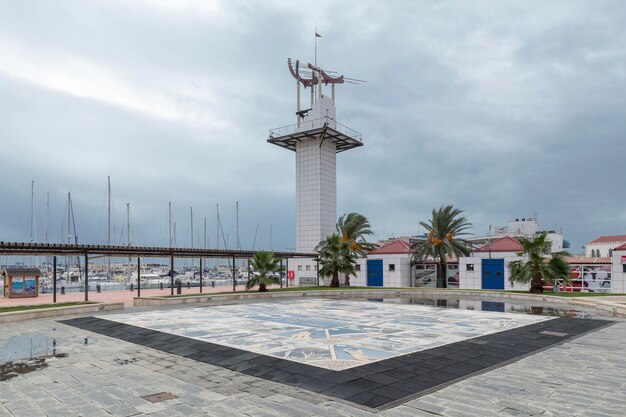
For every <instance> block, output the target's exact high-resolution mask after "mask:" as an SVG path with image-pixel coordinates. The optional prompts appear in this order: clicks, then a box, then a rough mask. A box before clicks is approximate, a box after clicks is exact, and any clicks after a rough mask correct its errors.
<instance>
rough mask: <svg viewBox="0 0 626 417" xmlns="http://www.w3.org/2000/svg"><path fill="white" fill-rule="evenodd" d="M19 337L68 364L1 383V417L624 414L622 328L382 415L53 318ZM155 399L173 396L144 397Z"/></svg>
mask: <svg viewBox="0 0 626 417" xmlns="http://www.w3.org/2000/svg"><path fill="white" fill-rule="evenodd" d="M175 311H176V310H175V309H173V310H172V313H173V314H175ZM103 317H106V315H104V316H103ZM20 335H21V336H28V335H40V336H41V335H45V336H48V337H50V338H54V339H56V341H57V343H56V349H57V353H63V354H67V356H66V357H58V358H51V359H49V360H48V361H47V362H46V363H45V364H44V365H45V367H43V368H41V369H39V370H36V371H33V372H29V373H25V374H21V375H18V376H16V377H14V378H11V379H8V380H6V381H3V382H0V403H1V405H0V416H49V417H52V416H76V415H83V416H90V417H91V416H96V417H97V416H110V415H115V416H146V415H150V416H153V417H162V416H163V417H164V416H173V417H176V416H179V415H185V416H196V415H197V416H201V415H207V416H325V417H333V416H374V415H381V416H398V417H401V416H433V415H445V416H490V415H501V416H509V415H541V416H554V415H562V416H623V415H625V413H624V410H626V379H625V378H624V375H626V361H624V359H623V358H624V353H623V346H624V342H625V341H626V322H623V321H620V322H617V323H616V324H614V325H612V326H609V327H606V328H603V329H600V330H598V331H595V332H593V333H589V334H587V335H584V336H581V337H579V338H577V339H574V340H570V341H567V342H565V343H563V344H560V345H558V346H554V347H551V348H549V349H547V350H544V351H542V352H539V353H536V354H534V355H531V356H528V357H526V358H524V359H521V360H520V361H518V362H515V363H512V364H509V365H506V366H503V367H501V368H498V369H495V370H492V371H489V372H487V373H484V374H481V375H478V376H474V377H470V378H468V379H465V380H463V381H461V382H458V383H456V384H453V385H450V386H448V387H447V388H444V389H441V390H439V391H437V392H434V393H431V394H428V395H425V396H423V397H421V398H419V399H416V400H411V401H408V402H406V403H404V404H403V405H400V406H397V407H394V408H391V409H388V410H385V411H380V412H378V411H375V410H374V411H373V410H367V409H365V408H357V407H355V406H353V405H350V404H347V403H344V402H341V401H340V400H336V399H333V398H332V397H330V396H326V395H321V394H316V393H313V392H311V391H307V390H304V389H301V388H298V387H294V386H289V385H285V384H281V383H278V382H273V381H268V380H265V379H261V378H257V377H254V376H250V375H245V374H242V373H240V372H237V371H232V370H228V369H224V368H222V367H219V366H215V365H210V364H206V363H202V362H198V361H195V360H192V359H188V358H183V357H181V356H178V355H173V354H169V353H164V352H162V351H158V350H154V349H151V348H147V347H144V346H140V345H137V344H134V343H129V342H125V341H121V340H119V339H116V338H111V337H108V336H105V335H101V334H97V333H92V332H89V331H86V330H82V329H79V328H76V327H72V326H67V325H64V324H61V323H58V322H57V321H55V320H50V319H42V320H33V321H26V322H19V323H15V324H9V325H5V326H3V332H2V334H1V335H0V345H4V344H5V343H6V342H7V341H8V340H9V339H10V338H11V337H13V336H20ZM159 392H170V393H172V394H174V395H175V396H177V398H176V399H173V400H168V401H164V402H159V403H151V402H149V401H146V400H144V399H143V398H141V397H142V396H145V395H149V394H154V393H159Z"/></svg>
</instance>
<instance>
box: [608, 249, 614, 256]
mask: <svg viewBox="0 0 626 417" xmlns="http://www.w3.org/2000/svg"><path fill="white" fill-rule="evenodd" d="M611 256H613V249H609V258H610V257H611Z"/></svg>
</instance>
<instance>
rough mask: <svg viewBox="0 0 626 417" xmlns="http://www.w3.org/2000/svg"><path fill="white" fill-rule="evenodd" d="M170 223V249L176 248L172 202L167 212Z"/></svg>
mask: <svg viewBox="0 0 626 417" xmlns="http://www.w3.org/2000/svg"><path fill="white" fill-rule="evenodd" d="M167 216H168V219H169V220H168V221H169V235H170V248H171V247H173V246H174V242H173V241H172V202H171V201H170V202H169V210H168V212H167Z"/></svg>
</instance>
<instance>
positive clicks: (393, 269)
mask: <svg viewBox="0 0 626 417" xmlns="http://www.w3.org/2000/svg"><path fill="white" fill-rule="evenodd" d="M395 270H396V264H389V272H393V271H395Z"/></svg>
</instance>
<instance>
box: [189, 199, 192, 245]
mask: <svg viewBox="0 0 626 417" xmlns="http://www.w3.org/2000/svg"><path fill="white" fill-rule="evenodd" d="M189 214H190V215H191V249H193V207H189Z"/></svg>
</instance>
